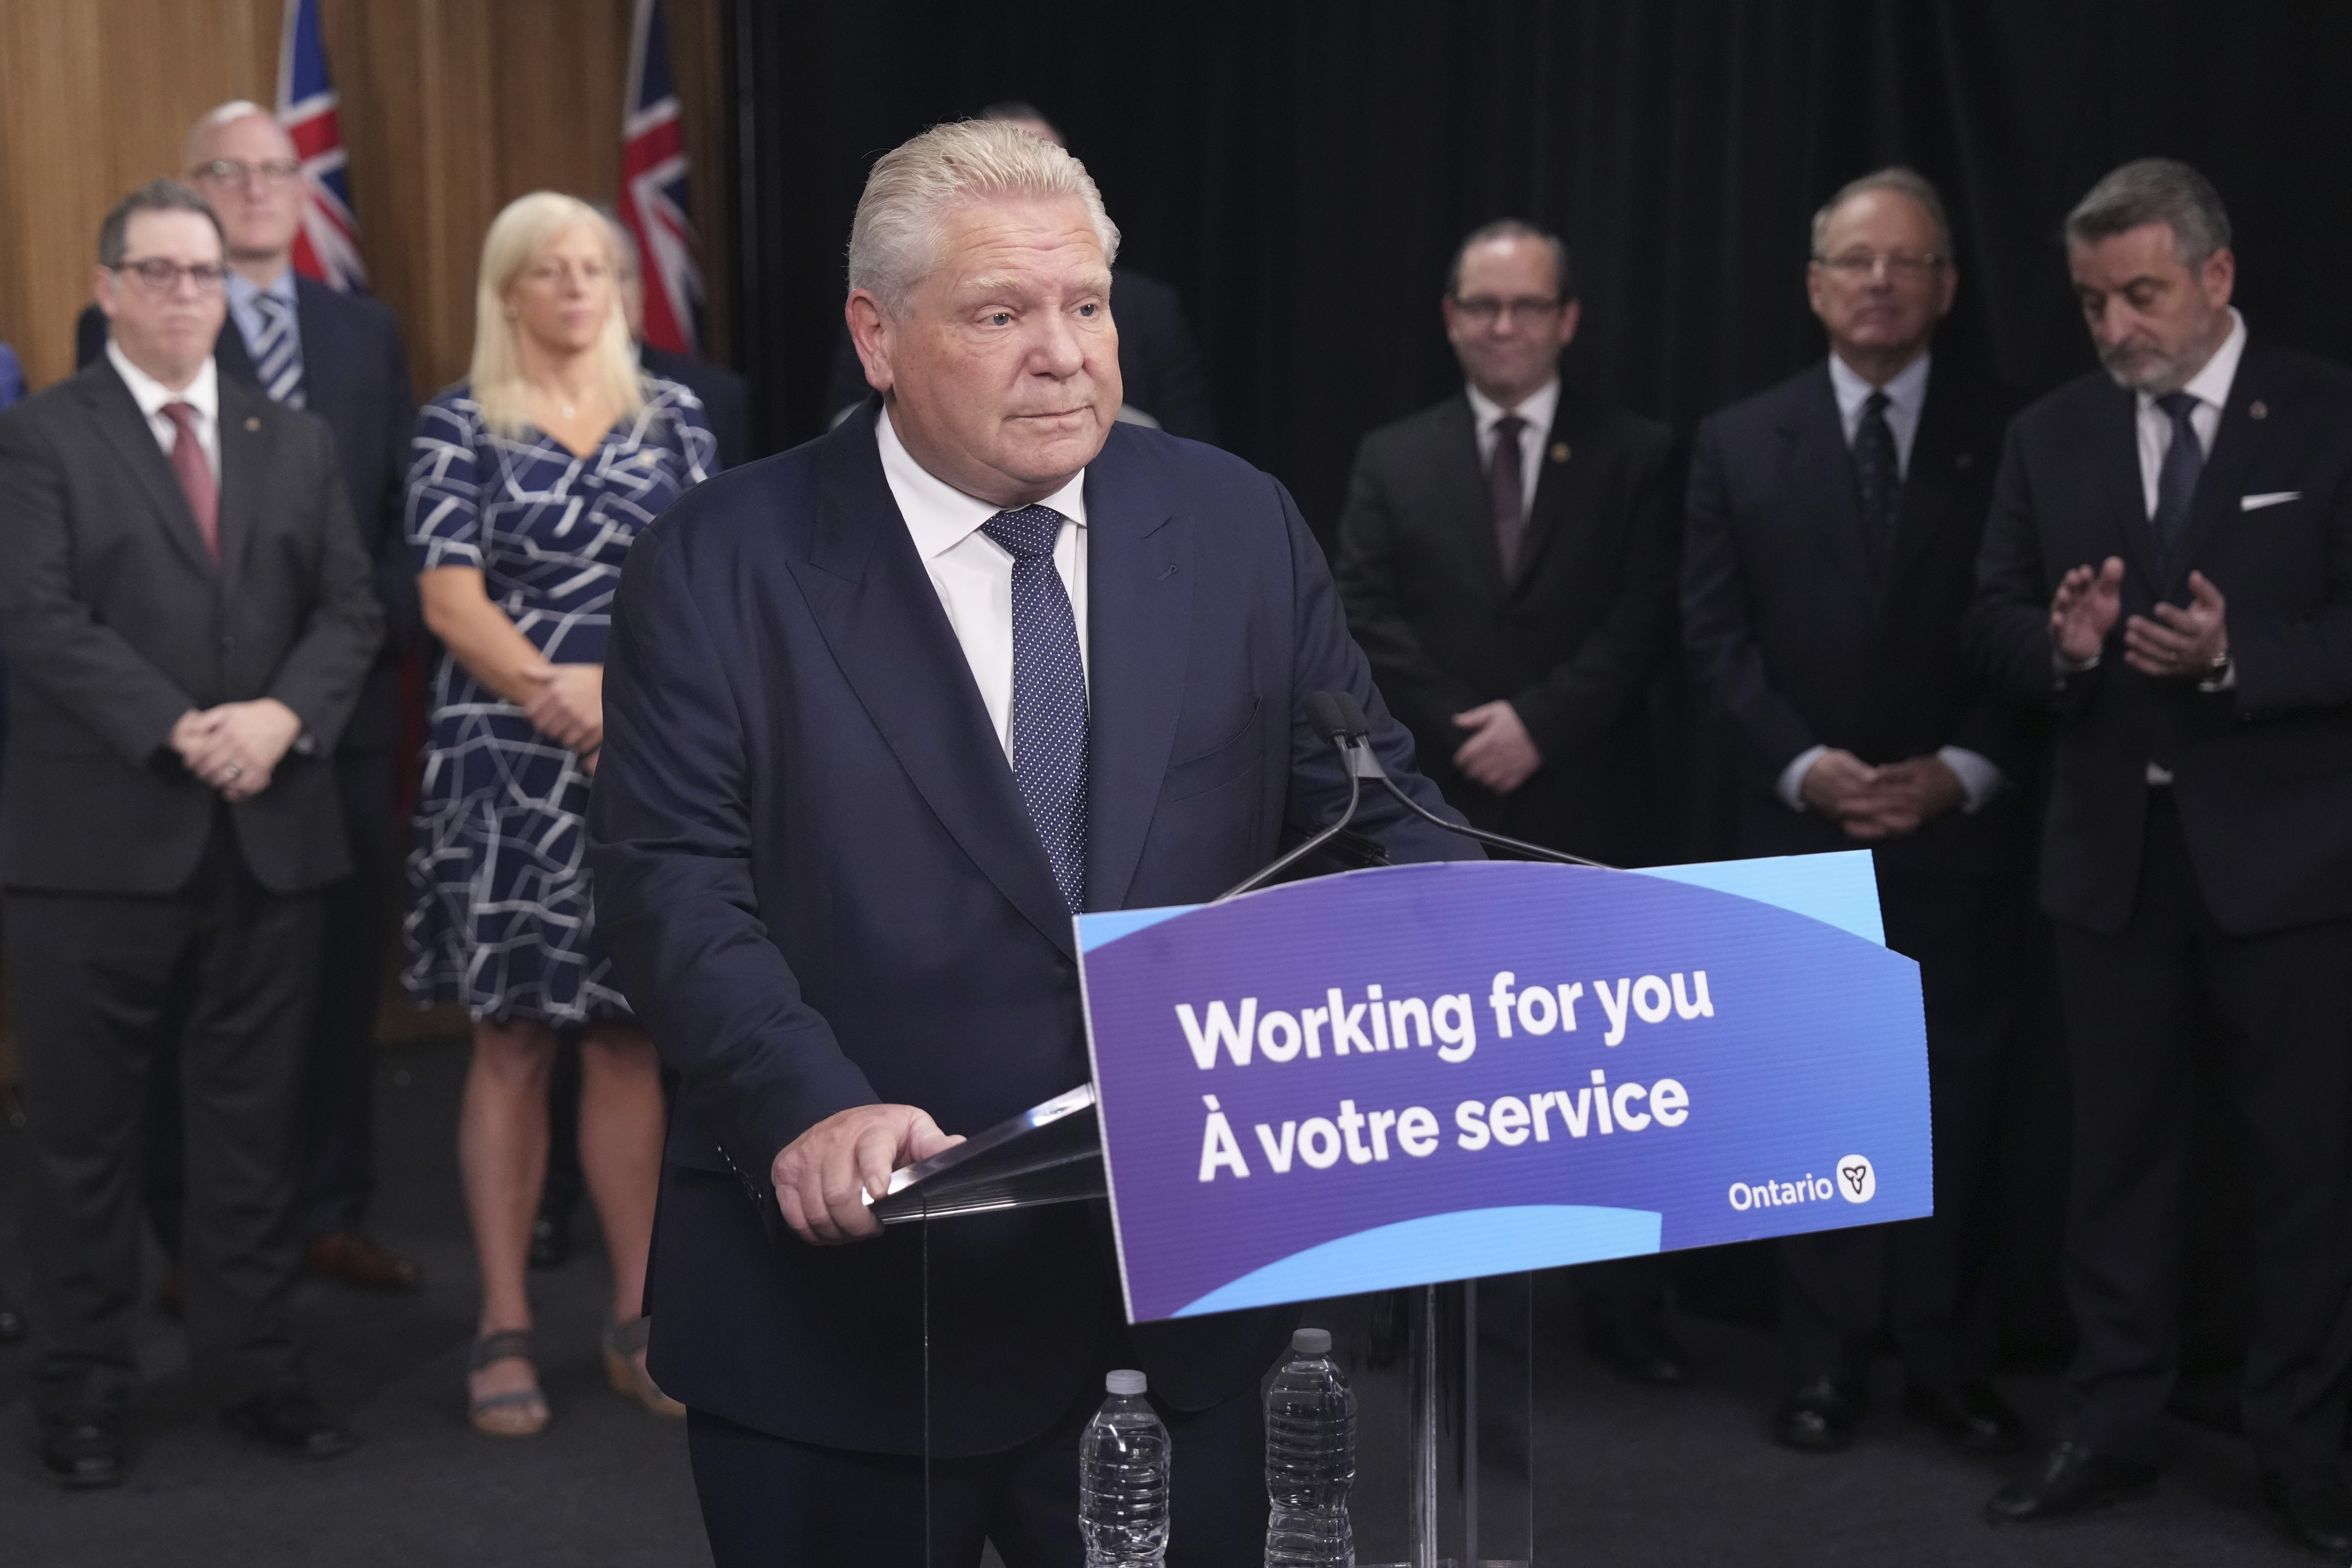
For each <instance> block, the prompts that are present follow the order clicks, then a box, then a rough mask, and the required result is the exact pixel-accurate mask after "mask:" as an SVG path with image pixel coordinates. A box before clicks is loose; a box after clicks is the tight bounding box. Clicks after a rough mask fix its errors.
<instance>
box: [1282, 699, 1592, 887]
mask: <svg viewBox="0 0 2352 1568" xmlns="http://www.w3.org/2000/svg"><path fill="white" fill-rule="evenodd" d="M1325 699H1328V700H1329V704H1330V718H1331V722H1332V724H1333V726H1334V729H1335V731H1337V732H1336V733H1335V734H1334V736H1333V740H1332V743H1333V744H1335V745H1337V746H1338V747H1339V752H1340V754H1341V755H1342V756H1344V757H1346V758H1347V759H1348V775H1349V784H1350V786H1351V789H1352V788H1360V787H1361V785H1360V781H1361V780H1364V779H1373V780H1376V781H1378V782H1379V784H1381V787H1382V788H1383V789H1386V790H1387V791H1388V792H1389V793H1390V794H1391V795H1394V796H1396V798H1397V803H1398V804H1399V805H1402V806H1403V807H1404V808H1405V809H1406V810H1407V811H1409V812H1411V813H1412V814H1413V815H1414V816H1417V817H1419V818H1421V819H1422V820H1423V822H1426V823H1428V824H1429V825H1430V826H1432V827H1442V828H1444V830H1445V831H1446V832H1448V833H1451V834H1453V835H1454V836H1455V837H1460V838H1470V839H1475V840H1476V841H1477V842H1478V843H1481V844H1485V845H1489V846H1492V847H1495V848H1497V849H1508V850H1511V851H1512V852H1514V853H1515V854H1519V855H1525V856H1527V857H1528V858H1530V859H1535V860H1549V861H1551V862H1552V863H1553V864H1555V865H1560V866H1590V867H1591V868H1593V869H1594V870H1596V871H1612V870H1615V869H1616V868H1615V867H1613V866H1604V865H1602V864H1601V862H1600V861H1598V860H1588V859H1586V858H1584V857H1583V856H1581V855H1570V853H1569V852H1568V851H1567V850H1565V849H1547V848H1545V847H1543V846H1542V845H1540V844H1529V843H1528V842H1527V841H1526V840H1525V839H1520V838H1511V837H1506V836H1505V835H1503V834H1500V833H1489V832H1487V831H1486V829H1485V828H1482V827H1472V826H1467V825H1466V824H1463V823H1457V822H1448V821H1446V820H1445V818H1444V817H1442V816H1438V815H1437V814H1436V813H1435V812H1433V811H1430V810H1428V809H1427V808H1425V807H1424V806H1423V805H1422V804H1421V803H1420V802H1419V801H1417V800H1415V799H1413V798H1412V796H1411V795H1407V794H1405V792H1404V791H1403V790H1402V789H1400V788H1398V787H1397V782H1396V781H1395V780H1394V779H1392V778H1391V777H1389V775H1388V770H1387V769H1385V768H1383V767H1381V760H1380V758H1379V757H1378V756H1377V755H1375V754H1374V753H1373V752H1372V742H1371V731H1372V727H1371V725H1370V724H1369V723H1367V722H1366V721H1365V719H1364V710H1362V709H1361V708H1359V707H1358V706H1356V700H1355V699H1354V698H1352V697H1350V696H1349V695H1348V694H1347V693H1346V692H1344V691H1318V692H1317V693H1316V694H1315V695H1314V696H1313V697H1312V698H1309V699H1308V700H1307V719H1308V721H1309V722H1310V723H1317V725H1318V728H1320V723H1319V721H1318V720H1317V719H1316V712H1317V709H1316V704H1317V703H1318V702H1320V701H1323V700H1325ZM1353 799H1354V797H1353V795H1352V794H1351V795H1350V796H1349V800H1350V805H1349V812H1350V814H1351V815H1352V813H1353V811H1354V806H1353V804H1352V803H1353Z"/></svg>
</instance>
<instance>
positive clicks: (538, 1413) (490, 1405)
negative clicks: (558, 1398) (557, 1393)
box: [466, 1329, 550, 1437]
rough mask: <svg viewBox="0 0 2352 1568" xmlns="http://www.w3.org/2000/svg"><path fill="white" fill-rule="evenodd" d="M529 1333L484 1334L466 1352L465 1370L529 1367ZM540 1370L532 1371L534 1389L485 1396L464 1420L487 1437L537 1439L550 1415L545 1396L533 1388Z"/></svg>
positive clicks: (471, 1407)
mask: <svg viewBox="0 0 2352 1568" xmlns="http://www.w3.org/2000/svg"><path fill="white" fill-rule="evenodd" d="M530 1359H531V1357H530V1330H529V1329H500V1330H499V1331H497V1332H496V1333H488V1334H484V1335H482V1336H481V1337H480V1338H478V1339H477V1340H476V1341H475V1342H474V1344H473V1348H472V1349H471V1350H469V1351H467V1352H466V1370H467V1372H468V1373H477V1372H479V1371H481V1370H482V1369H483V1368H484V1367H486V1366H488V1365H491V1364H492V1363H496V1362H502V1361H519V1362H523V1363H530ZM538 1373H539V1369H538V1368H537V1367H536V1366H532V1368H531V1375H532V1378H533V1381H534V1386H532V1387H530V1388H509V1389H508V1390H507V1391H506V1392H505V1393H504V1394H484V1395H483V1396H482V1397H481V1398H479V1399H477V1400H475V1401H474V1402H473V1404H472V1405H469V1406H468V1407H467V1411H466V1419H467V1421H469V1422H471V1423H472V1424H473V1427H474V1430H475V1431H477V1432H479V1433H481V1434H482V1435H483V1436H486V1437H536V1436H539V1435H540V1434H541V1432H544V1431H545V1430H547V1423H548V1420H549V1418H550V1412H549V1410H548V1408H547V1395H546V1394H542V1393H541V1392H540V1390H539V1389H538V1387H537V1386H536V1385H535V1384H536V1380H537V1377H538Z"/></svg>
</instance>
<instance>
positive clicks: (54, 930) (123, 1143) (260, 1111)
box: [7, 812, 320, 1410]
mask: <svg viewBox="0 0 2352 1568" xmlns="http://www.w3.org/2000/svg"><path fill="white" fill-rule="evenodd" d="M319 904H320V900H319V898H318V896H317V895H316V894H300V895H293V896H288V895H283V894H277V893H272V892H269V891H268V890H267V889H264V888H262V887H261V886H260V884H258V883H257V882H256V881H255V880H254V879H253V876H252V874H251V873H250V872H249V871H248V870H247V868H246V865H245V861H244V858H243V857H242V856H241V855H240V854H239V852H238V851H237V849H236V841H235V837H234V835H233V833H232V831H231V829H230V828H229V826H228V823H227V820H226V813H225V812H224V813H223V815H222V816H220V817H219V818H217V819H216V821H215V826H214V829H213V835H212V838H211V841H210V843H209V845H208V846H207V847H206V849H205V856H204V859H203V861H202V862H201V863H200V865H199V866H198V868H197V871H196V874H195V876H194V878H193V879H191V880H190V882H189V883H188V885H187V886H186V887H184V888H183V889H181V890H180V891H179V892H177V893H175V894H172V895H169V896H166V897H162V898H129V897H103V896H90V895H81V894H63V893H48V892H33V891H26V890H22V889H11V891H10V893H9V899H8V911H7V913H8V920H7V941H8V968H9V973H10V978H11V979H12V981H13V982H14V983H15V984H16V1010H17V1019H18V1023H19V1026H20V1027H21V1029H22V1033H23V1055H24V1072H25V1106H26V1112H27V1116H28V1128H29V1132H28V1142H29V1145H30V1154H31V1158H30V1160H29V1162H28V1163H29V1165H30V1167H31V1189H32V1196H33V1204H32V1214H31V1216H30V1217H31V1220H32V1232H33V1238H34V1245H33V1246H32V1247H31V1248H30V1253H31V1258H32V1262H33V1272H34V1276H35V1279H36V1281H37V1285H38V1287H39V1296H40V1301H41V1311H40V1313H39V1315H38V1317H37V1319H36V1321H37V1324H38V1326H39V1329H40V1331H41V1333H42V1336H43V1342H44V1348H43V1352H42V1359H41V1363H40V1371H39V1378H40V1385H41V1386H40V1389H39V1392H38V1394H37V1397H38V1399H39V1400H40V1402H41V1404H42V1405H43V1407H44V1408H46V1409H51V1410H76V1409H89V1408H119V1407H120V1406H121V1405H123V1404H124V1403H125V1402H127V1401H128V1399H129V1398H130V1395H131V1389H132V1387H133V1385H134V1384H135V1382H136V1378H137V1367H136V1365H135V1364H134V1363H133V1361H132V1357H131V1311H132V1309H133V1307H134V1305H135V1304H136V1302H137V1300H138V1291H139V1264H140V1225H139V1220H140V1207H141V1205H140V1173H141V1165H142V1154H143V1151H144V1141H143V1139H142V1125H143V1122H144V1121H145V1118H144V1116H143V1115H142V1110H143V1108H144V1106H145V1104H146V1100H147V1080H148V1078H149V1076H150V1074H151V1072H152V1071H153V1070H155V1068H156V1064H157V1062H158V1060H159V1055H160V1047H162V1046H163V1043H164V1042H165V1040H166V1039H167V1038H169V1037H171V1036H172V1035H173V1033H175V1032H176V1033H177V1035H178V1044H179V1077H180V1079H181V1081H182V1085H183V1089H184V1116H185V1121H186V1129H187V1170H188V1208H187V1220H186V1235H185V1238H184V1241H185V1245H184V1267H185V1268H186V1279H187V1301H188V1339H189V1343H190V1348H191V1350H192V1352H193V1353H194V1359H195V1362H196V1363H197V1366H198V1369H199V1370H200V1371H202V1372H205V1373H208V1374H210V1375H211V1376H212V1377H213V1378H214V1380H215V1382H216V1384H218V1385H219V1388H220V1390H221V1392H222V1393H224V1394H226V1395H227V1396H229V1397H231V1398H235V1397H238V1396H240V1395H245V1394H252V1393H256V1392H258V1391H260V1390H263V1389H266V1388H269V1387H272V1386H276V1385H279V1384H285V1383H288V1382H291V1381H294V1380H296V1379H299V1376H300V1375H301V1373H300V1366H299V1359H298V1356H297V1352H296V1349H295V1344H294V1336H293V1331H292V1327H291V1324H290V1322H289V1318H288V1311H287V1297H288V1293H289V1290H290V1289H291V1288H292V1286H293V1281H294V1270H295V1261H296V1247H295V1241H294V1233H293V1228H292V1226H291V1224H290V1218H291V1215H290V1209H291V1205H292V1201H293V1193H292V1185H293V1184H292V1171H293V1155H294V1148H295V1137H296V1133H295V1106H296V1102H297V1096H298V1094H299V1089H300V1084H301V1077H302V1056H303V1043H304V1039H305V1036H306V1033H307V1031H308V1030H309V1028H310V1008H311V1000H312V996H313V993H314V990H315V987H316V984H317V966H318V952H319Z"/></svg>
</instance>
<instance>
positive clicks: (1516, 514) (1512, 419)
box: [1486, 414, 1528, 582]
mask: <svg viewBox="0 0 2352 1568" xmlns="http://www.w3.org/2000/svg"><path fill="white" fill-rule="evenodd" d="M1527 427H1528V422H1527V421H1526V420H1524V419H1522V418H1520V417H1519V416H1517V415H1516V414H1506V415H1504V416H1502V417H1501V418H1500V419H1497V420H1496V421H1495V456H1494V458H1493V459H1492V460H1491V462H1490V463H1489V465H1488V467H1487V469H1486V492H1487V500H1488V502H1489V504H1490V505H1491V506H1492V507H1493V509H1494V514H1495V549H1496V553H1497V554H1499V555H1501V556H1502V558H1503V580H1504V581H1505V582H1509V581H1510V578H1511V574H1513V573H1514V572H1517V570H1518V569H1519V542H1520V541H1521V540H1523V539H1525V538H1526V537H1527V532H1528V514H1527V494H1526V491H1525V490H1524V489H1521V485H1522V483H1523V480H1522V478H1521V474H1522V470H1521V468H1520V467H1519V432H1520V431H1522V430H1524V429H1526V428H1527Z"/></svg>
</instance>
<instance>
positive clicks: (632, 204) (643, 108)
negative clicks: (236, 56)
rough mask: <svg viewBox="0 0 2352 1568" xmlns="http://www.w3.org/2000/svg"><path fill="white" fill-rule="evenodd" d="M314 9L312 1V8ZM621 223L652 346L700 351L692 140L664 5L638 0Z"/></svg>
mask: <svg viewBox="0 0 2352 1568" xmlns="http://www.w3.org/2000/svg"><path fill="white" fill-rule="evenodd" d="M306 3H307V0H306ZM621 221H622V222H623V223H625V224H627V225H628V226H629V233H630V234H632V235H633V236H635V237H636V241H637V253H638V254H639V255H640V256H641V257H643V258H644V270H645V289H646V342H649V343H651V344H653V345H654V347H656V348H658V349H667V350H669V351H670V352H671V353H688V354H690V353H697V352H698V350H699V346H700V345H699V340H700V338H701V335H702V334H701V317H702V268H701V264H700V262H699V261H698V259H697V257H698V251H699V248H700V247H698V246H697V245H696V243H695V238H694V220H693V217H692V216H691V212H690V209H689V208H688V205H687V179H686V137H685V133H684V131H683V129H682V127H681V126H680V125H679V122H678V108H677V85H676V83H675V82H674V81H673V79H671V76H670V72H669V28H668V26H667V21H666V19H665V18H664V16H663V15H662V7H661V0H637V18H636V25H635V29H634V36H633V37H631V39H630V42H629V80H628V88H627V92H626V94H625V97H624V99H623V100H622V106H621Z"/></svg>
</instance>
